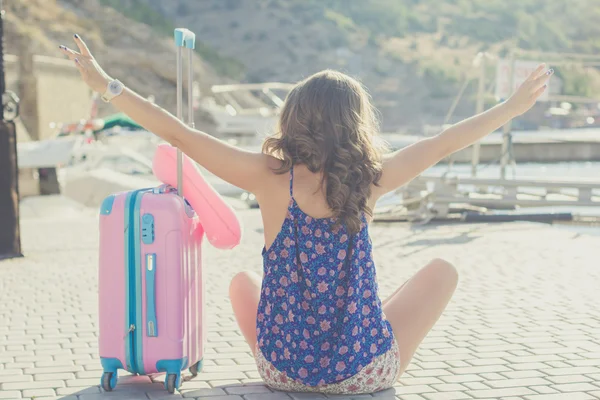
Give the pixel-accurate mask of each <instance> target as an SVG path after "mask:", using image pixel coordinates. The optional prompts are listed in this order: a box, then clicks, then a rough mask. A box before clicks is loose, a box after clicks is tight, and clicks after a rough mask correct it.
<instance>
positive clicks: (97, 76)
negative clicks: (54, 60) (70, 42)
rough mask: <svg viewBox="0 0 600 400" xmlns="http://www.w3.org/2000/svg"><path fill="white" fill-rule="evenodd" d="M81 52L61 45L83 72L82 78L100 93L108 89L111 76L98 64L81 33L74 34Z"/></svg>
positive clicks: (65, 53)
mask: <svg viewBox="0 0 600 400" xmlns="http://www.w3.org/2000/svg"><path fill="white" fill-rule="evenodd" d="M73 37H74V39H75V44H76V45H77V47H78V48H79V52H76V51H73V50H71V49H70V48H68V47H66V46H62V45H61V46H59V48H60V50H61V51H62V53H63V54H64V55H66V56H67V57H69V59H70V60H72V61H73V62H74V63H75V66H76V67H77V69H78V70H79V73H80V74H81V78H82V79H83V81H84V82H85V83H87V84H88V86H89V87H90V88H91V89H92V90H93V91H95V92H98V93H100V94H102V93H104V92H105V91H106V87H107V86H108V83H109V82H110V81H111V80H112V79H111V77H110V76H108V74H107V73H106V72H104V70H103V69H102V68H101V67H100V65H98V63H97V62H96V60H95V59H94V56H92V53H91V52H90V50H89V49H88V47H87V46H86V44H85V42H84V41H83V40H82V39H81V37H80V36H79V35H74V36H73Z"/></svg>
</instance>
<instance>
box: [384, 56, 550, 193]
mask: <svg viewBox="0 0 600 400" xmlns="http://www.w3.org/2000/svg"><path fill="white" fill-rule="evenodd" d="M552 73H553V71H552V70H551V69H550V70H546V67H545V65H544V64H541V65H540V66H539V67H538V68H537V69H536V70H535V71H534V72H533V73H532V74H531V75H530V76H529V78H527V80H526V81H525V82H524V83H523V84H522V85H521V86H520V87H519V88H518V89H517V90H516V91H515V93H514V94H513V95H512V96H511V97H510V98H509V99H508V100H507V101H505V102H504V103H501V104H498V105H497V106H495V107H493V108H491V109H489V110H487V111H485V112H483V113H481V114H478V115H476V116H474V117H471V118H469V119H466V120H464V121H461V122H459V123H457V124H455V125H452V126H451V127H450V128H448V129H446V130H444V131H443V132H442V133H440V134H439V135H437V136H434V137H431V138H427V139H424V140H421V141H419V142H417V143H414V144H412V145H410V146H407V147H405V148H403V149H400V150H398V151H396V152H394V153H391V154H389V155H388V156H386V158H385V159H384V163H383V174H382V176H381V180H380V182H379V187H375V188H374V191H373V195H374V196H376V198H377V197H379V196H381V195H383V194H385V193H388V192H391V191H392V190H395V189H397V188H398V187H400V186H402V185H404V184H406V183H408V182H409V181H411V180H412V179H414V178H416V177H417V176H418V175H419V174H421V173H422V172H423V171H425V170H426V169H428V168H429V167H431V166H433V165H435V164H437V163H438V162H439V161H441V160H442V159H443V158H444V157H447V156H449V155H450V154H452V153H455V152H457V151H459V150H461V149H464V148H465V147H468V146H470V145H471V144H473V143H475V142H476V141H478V140H479V139H481V138H483V137H484V136H486V135H488V134H490V133H491V132H493V131H495V130H496V129H498V128H500V127H501V126H503V125H504V124H506V123H507V122H508V121H510V120H511V119H513V118H515V117H517V116H519V115H521V114H524V113H525V112H527V111H528V110H529V109H530V108H531V107H532V106H533V105H534V104H535V102H536V100H537V99H538V98H539V97H540V95H541V94H542V93H543V92H544V90H546V87H547V85H546V83H547V82H548V79H550V76H551V75H552Z"/></svg>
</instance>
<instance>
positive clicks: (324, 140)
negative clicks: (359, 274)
mask: <svg viewBox="0 0 600 400" xmlns="http://www.w3.org/2000/svg"><path fill="white" fill-rule="evenodd" d="M378 130H379V124H378V120H377V115H376V111H375V108H374V107H373V105H372V104H371V99H370V96H369V94H368V93H367V91H366V90H365V88H364V87H363V86H362V85H361V84H360V83H359V82H358V81H356V80H355V79H353V78H351V77H349V76H348V75H345V74H343V73H341V72H337V71H332V70H325V71H321V72H319V73H316V74H314V75H313V76H310V77H308V78H307V79H305V80H303V81H301V82H299V83H298V84H297V85H296V86H294V88H293V89H292V90H291V91H290V92H289V94H288V96H287V98H286V100H285V104H284V105H283V107H282V110H281V115H280V117H279V122H278V126H277V130H276V131H275V134H274V135H273V136H271V137H269V138H267V139H266V140H265V142H264V143H263V147H262V151H263V153H265V154H269V155H272V156H274V157H277V158H279V159H280V160H281V161H282V164H281V167H280V168H277V169H276V170H275V172H276V173H281V174H283V173H286V172H288V171H289V170H290V168H291V166H292V165H298V164H304V165H306V167H307V168H308V170H309V171H311V172H312V173H318V172H321V173H322V174H323V179H322V181H321V185H322V188H324V189H325V193H326V199H327V204H328V205H329V208H330V209H331V211H332V213H333V216H334V217H337V218H338V220H339V221H340V222H341V223H344V224H345V225H346V228H347V229H348V231H349V232H350V233H356V232H358V231H359V230H360V227H361V214H362V213H363V212H365V213H366V214H367V215H369V216H372V210H371V209H370V208H369V206H368V204H367V201H368V199H369V197H370V196H371V185H372V184H375V185H377V184H378V182H379V179H380V177H381V170H382V155H383V153H384V151H385V150H386V149H385V146H384V145H383V143H382V142H381V141H379V140H377V137H376V136H377V134H378Z"/></svg>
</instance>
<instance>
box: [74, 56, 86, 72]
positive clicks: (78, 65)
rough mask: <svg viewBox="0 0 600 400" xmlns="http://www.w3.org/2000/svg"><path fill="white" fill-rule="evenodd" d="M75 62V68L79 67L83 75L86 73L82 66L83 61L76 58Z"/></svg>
mask: <svg viewBox="0 0 600 400" xmlns="http://www.w3.org/2000/svg"><path fill="white" fill-rule="evenodd" d="M73 61H75V66H76V67H77V69H78V70H79V72H81V73H82V74H83V73H84V72H85V67H84V66H83V64H82V62H81V59H79V58H75V59H74V60H73Z"/></svg>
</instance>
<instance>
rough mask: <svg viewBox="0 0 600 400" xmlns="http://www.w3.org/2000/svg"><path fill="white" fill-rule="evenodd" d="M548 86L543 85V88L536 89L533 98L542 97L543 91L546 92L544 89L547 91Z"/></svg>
mask: <svg viewBox="0 0 600 400" xmlns="http://www.w3.org/2000/svg"><path fill="white" fill-rule="evenodd" d="M547 88H548V85H543V86H542V87H541V88H539V89H538V90H536V91H535V92H534V93H533V98H534V99H536V100H537V98H538V97H540V96H541V95H542V93H544V91H546V89H547Z"/></svg>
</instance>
